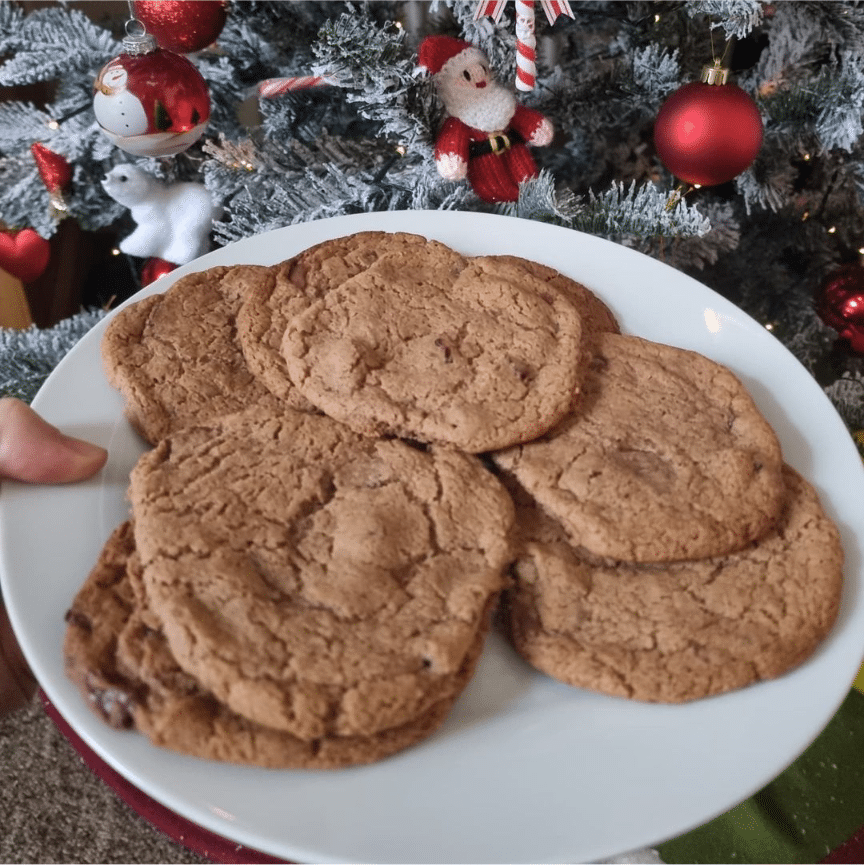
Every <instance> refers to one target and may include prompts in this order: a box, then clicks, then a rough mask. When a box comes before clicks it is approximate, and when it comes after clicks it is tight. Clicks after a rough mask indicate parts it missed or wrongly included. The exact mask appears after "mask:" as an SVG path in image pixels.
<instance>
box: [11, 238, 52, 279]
mask: <svg viewBox="0 0 864 865" xmlns="http://www.w3.org/2000/svg"><path fill="white" fill-rule="evenodd" d="M50 255H51V246H50V244H49V243H48V241H47V240H45V238H44V237H42V236H40V235H39V234H37V233H36V232H35V231H33V229H32V228H24V229H22V230H21V231H13V232H2V231H0V268H2V269H3V270H5V271H6V272H7V273H10V274H12V276H17V277H18V279H20V280H21V282H33V281H34V280H37V279H39V277H40V276H42V274H43V273H44V272H45V268H46V267H48V258H49V257H50Z"/></svg>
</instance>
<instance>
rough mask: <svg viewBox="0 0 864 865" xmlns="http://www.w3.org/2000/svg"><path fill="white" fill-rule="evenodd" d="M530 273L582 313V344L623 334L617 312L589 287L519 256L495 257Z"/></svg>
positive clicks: (551, 268) (546, 266) (550, 268)
mask: <svg viewBox="0 0 864 865" xmlns="http://www.w3.org/2000/svg"><path fill="white" fill-rule="evenodd" d="M496 258H497V259H498V260H499V261H506V262H510V263H512V264H515V265H517V266H519V267H522V268H524V269H525V270H527V271H528V272H529V273H530V274H531V275H532V276H534V277H536V278H538V279H542V280H543V281H544V282H546V283H548V284H549V285H551V286H552V287H553V288H555V289H556V290H558V291H560V292H562V293H563V294H564V295H565V296H566V297H567V298H568V299H569V300H570V302H571V303H572V304H573V305H574V306H575V307H576V309H577V310H579V315H580V317H581V319H582V338H583V342H590V341H591V340H592V338H593V339H597V338H599V336H600V334H601V333H620V332H621V328H620V326H619V324H618V319H617V318H615V313H613V312H612V310H611V309H609V307H608V306H607V305H606V303H605V302H604V301H603V300H601V299H600V298H599V297H598V296H597V295H596V294H595V293H594V292H593V291H591V289H590V288H587V287H586V286H584V285H582V283H581V282H577V281H576V280H575V279H571V278H570V277H569V276H565V275H564V274H563V273H559V272H558V271H557V270H555V268H553V267H549V266H548V265H545V264H540V263H539V262H537V261H531V260H530V259H527V258H521V257H520V256H516V255H499V256H496Z"/></svg>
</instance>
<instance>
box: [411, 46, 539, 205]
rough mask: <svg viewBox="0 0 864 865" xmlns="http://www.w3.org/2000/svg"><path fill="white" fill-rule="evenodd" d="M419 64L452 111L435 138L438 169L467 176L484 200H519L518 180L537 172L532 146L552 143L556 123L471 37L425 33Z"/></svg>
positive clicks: (445, 175)
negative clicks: (506, 83) (511, 85)
mask: <svg viewBox="0 0 864 865" xmlns="http://www.w3.org/2000/svg"><path fill="white" fill-rule="evenodd" d="M418 64H419V66H420V68H421V69H425V70H426V71H427V72H429V73H430V74H431V75H432V76H433V80H434V81H435V85H436V87H437V89H438V94H439V95H440V97H441V101H442V102H443V103H444V108H445V110H446V112H447V115H448V116H447V118H446V120H445V121H444V124H443V125H442V127H441V130H440V132H439V133H438V138H437V140H436V142H435V165H436V167H437V168H438V173H439V174H440V175H441V176H442V177H443V178H445V179H446V180H463V179H466V178H467V180H468V182H469V183H470V184H471V188H472V189H473V190H474V192H475V193H476V194H477V195H478V196H479V197H480V198H481V199H483V200H484V201H488V202H502V201H516V200H517V199H518V198H519V184H520V183H522V182H524V181H526V180H529V179H530V178H532V177H536V176H537V174H538V171H537V165H536V163H535V162H534V158H533V157H532V156H531V153H530V151H529V150H528V145H533V146H535V147H542V146H545V145H547V144H549V143H550V142H551V141H552V134H553V130H552V125H551V124H550V123H549V121H548V120H547V119H546V118H545V117H544V116H543V115H542V114H540V113H539V112H538V111H534V110H532V109H530V108H526V107H525V106H524V105H520V104H519V103H518V102H517V101H516V97H515V95H514V94H513V93H512V92H511V91H510V90H508V89H507V88H505V87H503V86H502V85H500V84H498V83H497V82H496V81H495V79H494V77H493V76H492V73H491V71H490V67H489V60H488V58H487V57H486V55H485V54H484V53H483V52H482V51H480V49H479V48H477V47H475V46H474V45H472V44H471V43H470V42H465V41H463V40H461V39H455V38H453V37H452V36H427V37H426V39H424V40H423V42H422V43H421V44H420V49H419V51H418Z"/></svg>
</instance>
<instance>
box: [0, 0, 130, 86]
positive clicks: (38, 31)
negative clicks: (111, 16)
mask: <svg viewBox="0 0 864 865" xmlns="http://www.w3.org/2000/svg"><path fill="white" fill-rule="evenodd" d="M0 5H2V6H8V5H9V4H8V3H3V4H0ZM0 24H2V25H4V28H5V29H4V30H3V31H2V32H0V45H2V46H3V47H4V49H5V52H8V53H9V54H10V55H11V56H10V57H9V58H8V59H7V60H6V62H5V63H4V64H3V65H2V67H0V85H5V86H11V85H15V84H30V83H32V82H33V81H50V80H52V79H55V78H60V77H63V76H69V75H70V74H72V73H75V72H86V73H88V74H89V73H90V72H91V70H92V69H93V62H94V58H97V62H98V59H99V58H105V59H106V60H107V59H110V58H111V57H113V56H114V55H115V54H116V53H117V52H118V50H119V48H120V45H119V43H118V42H117V40H116V39H114V37H113V36H112V35H111V34H110V33H109V32H108V31H107V30H104V29H103V28H101V27H99V26H98V25H96V24H94V23H93V22H92V21H91V20H90V18H88V17H87V16H86V15H85V14H84V13H83V12H80V11H78V10H75V9H71V10H67V9H64V8H63V7H48V8H45V9H37V10H35V11H34V12H31V13H30V14H29V15H27V16H25V17H24V18H23V19H17V18H16V17H15V16H12V15H5V16H3V17H2V18H0Z"/></svg>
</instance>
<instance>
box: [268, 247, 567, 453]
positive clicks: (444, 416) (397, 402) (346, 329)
mask: <svg viewBox="0 0 864 865" xmlns="http://www.w3.org/2000/svg"><path fill="white" fill-rule="evenodd" d="M581 334H582V325H581V317H580V315H579V313H578V311H577V310H576V308H575V307H574V306H573V304H572V303H571V302H570V301H569V300H568V299H567V298H566V297H565V296H564V295H563V294H562V293H561V292H560V291H558V290H557V289H555V288H554V287H552V286H551V285H550V284H549V283H548V282H546V281H545V280H543V279H540V278H538V277H536V276H532V275H531V274H530V273H528V272H527V271H526V270H525V269H524V268H523V267H522V266H520V265H519V264H517V263H515V262H513V261H512V260H505V259H502V258H498V257H495V256H478V257H475V258H470V259H468V258H464V257H463V256H461V255H459V254H458V253H456V252H454V251H452V250H448V249H446V248H442V247H440V246H433V245H429V244H427V245H425V246H419V247H412V248H411V249H410V250H407V251H405V252H402V253H391V254H389V255H386V256H383V257H382V258H380V259H379V260H378V261H377V262H375V263H374V264H373V265H371V266H370V267H368V268H367V269H366V270H364V271H363V272H362V273H360V274H358V275H357V276H355V277H353V278H351V279H349V280H347V281H346V282H343V283H342V284H341V285H340V286H339V287H338V288H336V289H334V290H332V291H331V292H329V293H328V294H327V295H326V296H325V297H323V298H321V299H320V300H319V301H317V302H316V303H314V304H312V306H310V307H309V309H307V310H306V311H305V312H303V313H301V314H299V315H297V316H296V317H295V318H294V319H292V320H291V321H290V322H289V324H288V328H287V329H286V331H285V337H284V339H283V342H282V352H283V355H284V356H285V360H286V363H287V367H288V374H289V375H290V377H291V380H292V381H293V382H294V385H295V386H296V387H297V389H298V390H299V391H300V392H301V393H302V394H303V395H304V396H305V397H306V398H307V399H309V400H310V402H312V403H314V404H315V405H316V406H318V408H319V409H321V411H323V412H324V413H326V414H328V415H329V416H331V417H333V418H335V419H336V420H339V421H341V422H342V423H344V424H346V425H348V426H349V427H351V428H352V429H354V430H356V431H358V432H361V433H363V434H364V435H370V436H376V435H377V436H399V437H403V438H410V439H415V440H419V441H424V442H442V443H447V444H450V445H453V446H455V447H458V448H459V449H461V450H463V451H466V452H468V453H479V452H482V451H488V450H492V449H495V448H501V447H506V446H507V445H510V444H514V443H517V442H521V441H527V440H530V439H533V438H535V437H536V436H538V435H542V434H543V433H544V432H545V431H546V430H548V429H549V428H550V427H551V426H553V425H554V424H556V423H557V422H558V421H559V420H560V419H561V418H562V417H563V416H564V415H565V414H566V412H567V411H568V409H569V406H570V402H571V400H572V399H573V394H574V393H575V392H576V391H577V390H578V387H579V384H580V377H581V368H580V364H579V362H578V361H579V357H580V352H581Z"/></svg>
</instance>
